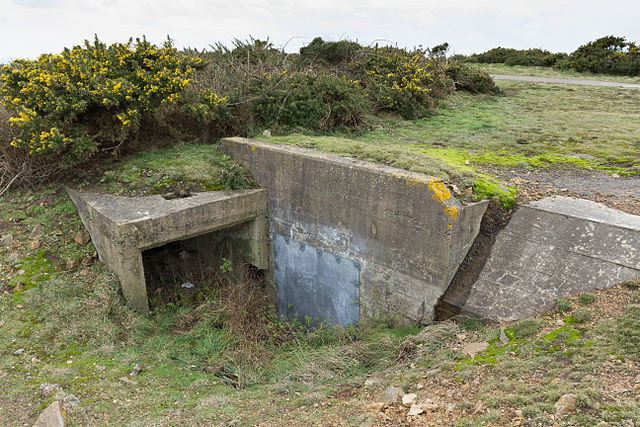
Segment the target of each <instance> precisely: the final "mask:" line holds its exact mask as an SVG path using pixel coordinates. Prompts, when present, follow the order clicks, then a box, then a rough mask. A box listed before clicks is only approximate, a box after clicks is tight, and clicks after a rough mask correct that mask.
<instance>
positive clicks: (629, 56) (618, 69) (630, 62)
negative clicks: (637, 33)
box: [557, 36, 640, 76]
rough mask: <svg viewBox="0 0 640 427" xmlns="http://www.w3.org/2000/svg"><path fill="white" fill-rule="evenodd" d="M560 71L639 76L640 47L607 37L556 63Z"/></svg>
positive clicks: (623, 40)
mask: <svg viewBox="0 0 640 427" xmlns="http://www.w3.org/2000/svg"><path fill="white" fill-rule="evenodd" d="M557 67H558V68H560V69H571V70H576V71H580V72H583V71H589V72H591V73H605V74H619V75H626V76H637V75H640V47H639V46H638V45H637V44H636V43H633V42H629V41H627V40H626V39H625V38H624V37H615V36H607V37H602V38H599V39H597V40H595V41H592V42H589V43H587V44H584V45H582V46H580V47H579V48H578V49H576V51H575V52H573V53H572V54H571V56H569V57H567V58H565V59H564V60H562V61H559V62H558V63H557Z"/></svg>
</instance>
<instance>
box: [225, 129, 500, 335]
mask: <svg viewBox="0 0 640 427" xmlns="http://www.w3.org/2000/svg"><path fill="white" fill-rule="evenodd" d="M221 146H222V149H223V150H224V151H225V152H226V153H228V154H229V155H231V156H232V157H233V158H234V159H235V160H237V161H239V162H240V163H242V164H243V165H245V166H246V167H247V168H248V169H249V171H250V172H251V174H252V175H253V176H254V178H255V179H256V180H257V181H258V183H259V184H260V185H261V186H262V187H264V188H266V189H267V192H268V195H269V216H270V233H271V236H272V240H273V241H274V262H275V282H276V285H277V288H278V293H279V305H280V310H281V312H284V313H288V314H290V315H298V316H301V317H303V316H309V317H312V318H319V319H320V320H325V319H328V320H330V321H331V322H333V323H339V324H346V323H355V322H357V321H358V320H359V319H360V318H362V317H367V316H372V315H384V314H394V313H398V314H400V315H402V316H403V317H404V319H405V320H406V321H408V322H421V321H426V320H430V319H432V317H433V312H434V307H435V305H436V303H437V301H438V298H439V297H440V296H441V295H442V294H443V293H444V291H445V290H446V288H447V286H448V285H449V282H450V281H451V279H452V278H453V276H454V274H455V272H456V270H457V268H458V266H459V265H460V263H461V262H462V260H463V259H464V257H465V255H466V254H467V251H468V250H469V248H470V247H471V244H472V243H473V241H474V239H475V237H476V235H477V233H478V230H479V226H480V221H481V219H482V216H483V214H484V212H485V210H486V207H487V202H481V203H477V204H473V205H469V206H462V205H461V204H460V203H459V202H458V201H457V200H455V199H454V198H453V196H452V195H451V194H450V193H449V190H448V189H447V187H446V186H445V185H444V184H443V183H442V182H441V181H439V180H438V179H436V178H433V177H429V176H425V175H422V174H418V173H412V172H407V171H404V170H399V169H394V168H390V167H385V166H380V165H376V164H372V163H368V162H363V161H358V160H354V159H348V158H343V157H339V156H334V155H330V154H324V153H319V152H316V151H312V150H307V149H302V148H296V147H289V146H279V145H274V144H268V143H264V142H258V141H251V140H247V139H242V138H225V139H223V140H222V141H221Z"/></svg>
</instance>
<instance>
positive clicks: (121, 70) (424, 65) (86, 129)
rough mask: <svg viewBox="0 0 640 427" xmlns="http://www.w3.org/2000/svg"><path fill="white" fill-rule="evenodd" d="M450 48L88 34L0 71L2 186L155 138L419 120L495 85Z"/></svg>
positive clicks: (137, 146) (357, 126) (141, 146)
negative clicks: (450, 97)
mask: <svg viewBox="0 0 640 427" xmlns="http://www.w3.org/2000/svg"><path fill="white" fill-rule="evenodd" d="M447 48H448V45H447V44H444V45H441V46H437V47H434V48H433V49H432V50H428V49H414V50H407V49H401V48H397V47H378V46H374V47H365V46H361V45H359V44H358V43H355V42H349V41H338V42H326V41H323V40H322V39H321V38H316V39H314V40H313V41H312V42H311V43H310V44H309V45H308V46H305V47H303V48H302V49H301V50H300V54H293V55H292V54H286V53H284V52H283V51H281V50H278V49H275V48H274V47H273V45H272V44H271V43H270V42H269V41H268V40H267V41H261V40H257V39H250V40H248V41H239V40H235V41H234V43H233V46H232V47H231V48H227V47H225V46H223V45H220V44H217V45H214V46H213V48H212V49H210V50H208V51H201V52H200V51H197V50H192V49H188V50H186V51H178V50H176V49H175V48H174V47H173V46H172V45H171V43H170V41H168V42H167V43H165V44H164V45H163V46H160V47H158V46H155V45H153V44H151V43H149V42H147V41H146V40H145V39H136V40H135V41H133V40H130V41H129V42H128V43H115V44H113V45H110V46H107V45H106V44H104V43H102V42H100V41H99V40H97V39H96V40H95V41H94V42H92V43H89V42H85V44H84V45H83V46H75V47H73V48H72V49H65V50H64V51H63V52H62V53H60V54H58V55H49V54H48V55H42V56H41V57H39V58H38V59H37V60H33V61H31V60H16V61H14V62H12V63H11V64H9V65H7V66H4V67H3V68H2V69H1V70H0V101H1V102H2V103H3V104H4V108H5V109H6V111H7V112H8V115H9V119H8V121H9V122H10V124H11V127H10V129H11V132H7V126H6V123H5V125H4V126H3V125H1V124H0V131H2V132H0V136H2V135H10V136H9V137H7V136H5V137H4V139H0V169H1V170H2V171H1V172H2V174H0V183H1V182H2V179H3V178H2V176H9V175H12V174H15V173H16V169H17V168H18V167H20V168H22V169H24V170H22V172H21V173H22V176H21V179H26V180H28V179H31V180H35V181H42V180H45V179H48V177H49V176H50V175H52V174H55V173H58V172H59V171H61V170H72V169H73V168H74V167H76V166H77V165H79V164H82V163H83V162H85V161H87V160H89V159H92V158H94V157H96V156H98V155H100V153H112V154H116V155H118V154H120V153H122V152H124V151H127V150H129V151H133V150H139V149H144V148H146V147H148V146H149V145H153V144H158V143H162V142H170V141H173V142H176V141H177V140H185V139H188V140H199V141H206V140H214V139H216V138H218V137H221V136H225V135H230V134H235V135H245V136H249V135H252V134H255V133H259V132H262V131H263V130H264V129H267V128H268V129H270V130H271V131H275V132H286V131H289V130H291V129H297V130H299V129H300V128H303V129H310V130H315V131H332V130H335V129H355V130H357V129H360V128H362V124H363V121H364V118H365V117H366V115H367V114H375V113H376V112H379V111H390V112H395V113H398V114H400V115H402V116H403V117H405V118H418V117H424V116H426V115H428V114H429V112H430V111H432V110H433V108H434V107H435V106H436V105H437V104H438V102H439V100H440V99H441V98H443V97H445V96H447V94H449V93H451V92H452V91H453V90H455V89H461V90H470V91H475V92H494V91H495V86H494V85H493V82H492V81H491V79H490V77H489V76H488V75H486V73H482V72H479V71H473V70H470V69H468V68H467V67H466V66H464V65H462V64H456V65H455V66H453V65H451V64H452V63H451V62H450V61H448V60H447V58H446V55H445V54H446V50H447ZM5 115H6V113H5ZM5 160H6V161H5ZM8 165H9V166H8ZM17 165H20V166H17ZM25 165H26V166H27V167H26V168H25ZM34 170H38V173H37V174H33V173H31V172H29V171H34Z"/></svg>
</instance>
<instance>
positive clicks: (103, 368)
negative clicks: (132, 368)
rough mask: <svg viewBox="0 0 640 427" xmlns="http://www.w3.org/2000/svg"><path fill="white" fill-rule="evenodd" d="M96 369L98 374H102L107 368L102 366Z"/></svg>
mask: <svg viewBox="0 0 640 427" xmlns="http://www.w3.org/2000/svg"><path fill="white" fill-rule="evenodd" d="M96 369H97V370H98V371H100V372H104V371H105V370H106V369H107V368H106V366H102V365H96Z"/></svg>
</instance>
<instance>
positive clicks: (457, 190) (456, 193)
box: [451, 184, 462, 196]
mask: <svg viewBox="0 0 640 427" xmlns="http://www.w3.org/2000/svg"><path fill="white" fill-rule="evenodd" d="M451 189H452V190H453V194H455V195H456V196H459V195H461V194H462V190H460V187H458V186H457V185H455V184H453V185H451Z"/></svg>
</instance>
